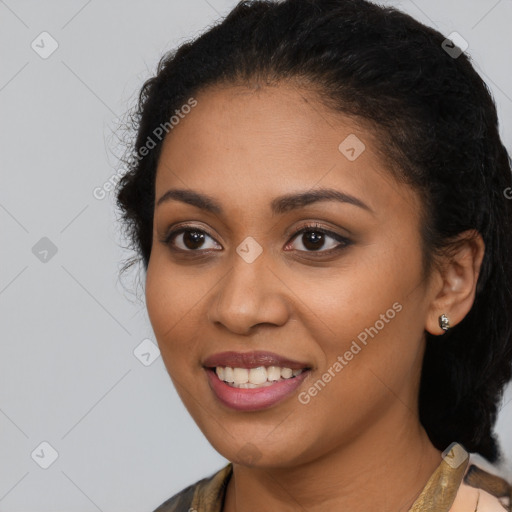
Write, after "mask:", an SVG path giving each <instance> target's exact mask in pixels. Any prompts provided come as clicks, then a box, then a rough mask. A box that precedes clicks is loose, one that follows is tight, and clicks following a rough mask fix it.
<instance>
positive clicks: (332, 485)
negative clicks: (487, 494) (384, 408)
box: [223, 407, 441, 512]
mask: <svg viewBox="0 0 512 512" xmlns="http://www.w3.org/2000/svg"><path fill="white" fill-rule="evenodd" d="M401 409H402V410H401V415H402V416H403V417H402V418H399V419H398V421H397V418H396V416H395V417H394V418H388V419H387V421H386V420H382V421H381V422H380V424H379V425H378V426H376V425H372V427H371V428H369V429H368V430H367V431H364V432H362V433H361V434H359V435H358V436H357V438H356V439H352V440H351V441H350V443H349V444H347V445H343V446H340V447H337V448H336V449H334V450H331V451H329V453H327V454H325V455H323V456H321V457H317V458H314V459H313V460H308V461H307V462H299V463H297V464H294V465H293V466H287V467H285V468H283V467H281V468H276V467H271V468H268V467H267V468H258V467H252V468H251V467H246V466H240V465H239V464H233V474H232V476H231V479H230V481H229V483H228V487H227V490H226V500H225V505H224V509H223V512H253V511H254V512H256V511H260V510H282V511H288V510H290V511H292V510H293V511H296V510H308V511H311V512H327V511H329V512H331V511H332V510H350V511H351V512H367V511H368V510H375V509H377V508H378V510H379V511H380V512H407V511H408V510H409V509H410V507H411V506H412V504H413V503H414V501H415V500H416V498H417V497H418V495H419V494H420V493H421V491H422V490H423V488H424V486H425V485H426V483H427V481H428V479H429V478H430V476H431V475H432V473H433V472H434V471H435V469H436V468H437V466H438V465H439V464H440V463H441V452H440V451H439V450H437V449H436V448H435V447H434V446H433V445H432V443H431V441H430V439H429V438H428V436H427V434H426V432H425V430H424V429H423V427H422V426H421V425H420V424H419V421H418V418H417V417H416V416H414V415H413V414H411V413H410V411H408V410H405V409H406V408H404V407H402V408H401ZM396 425H401V428H400V429H397V428H396ZM377 505H378V507H377Z"/></svg>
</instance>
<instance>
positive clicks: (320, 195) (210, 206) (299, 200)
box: [156, 188, 375, 215]
mask: <svg viewBox="0 0 512 512" xmlns="http://www.w3.org/2000/svg"><path fill="white" fill-rule="evenodd" d="M168 201H181V202H182V203H186V204H190V205H192V206H196V207H197V208H200V209H201V210H205V211H207V212H210V213H213V214H216V215H222V213H223V209H222V206H221V204H220V203H219V202H217V200H216V199H214V198H213V197H211V196H208V195H206V194H202V193H200V192H195V191H193V190H186V189H171V190H168V191H167V192H166V193H165V194H164V195H163V196H161V197H160V199H158V201H157V203H156V206H157V207H158V206H160V205H161V204H163V203H166V202H168ZM319 201H337V202H340V203H348V204H352V205H354V206H358V207H359V208H362V209H364V210H367V211H368V212H370V213H375V212H374V211H373V210H372V209H371V208H370V207H369V206H368V205H367V204H366V203H364V202H363V201H361V200H360V199H358V198H357V197H355V196H352V195H350V194H346V193H344V192H340V191H339V190H335V189H332V188H320V189H316V190H309V191H306V192H299V193H291V194H285V195H283V196H279V197H276V198H274V199H273V200H272V201H271V202H270V209H271V211H272V213H273V214H274V215H280V214H284V213H287V212H289V211H291V210H297V209H299V208H303V207H305V206H308V205H310V204H313V203H316V202H319Z"/></svg>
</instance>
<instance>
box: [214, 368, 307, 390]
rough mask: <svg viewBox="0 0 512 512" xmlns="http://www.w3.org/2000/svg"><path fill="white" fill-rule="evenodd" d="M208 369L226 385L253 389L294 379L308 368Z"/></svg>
mask: <svg viewBox="0 0 512 512" xmlns="http://www.w3.org/2000/svg"><path fill="white" fill-rule="evenodd" d="M209 370H211V371H214V372H215V373H216V374H217V377H218V378H219V380H221V381H223V382H225V383H226V384H227V385H228V386H231V387H233V388H238V389H255V388H263V387H267V386H272V385H273V384H277V383H278V382H283V381H285V380H290V379H294V378H295V377H297V376H298V375H300V374H301V373H303V372H305V371H307V370H309V368H301V369H296V370H292V369H291V368H286V367H280V366H267V367H266V366H258V367H256V368H232V367H230V366H217V367H212V368H209Z"/></svg>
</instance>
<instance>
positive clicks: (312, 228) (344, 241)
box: [162, 223, 352, 255]
mask: <svg viewBox="0 0 512 512" xmlns="http://www.w3.org/2000/svg"><path fill="white" fill-rule="evenodd" d="M187 231H196V232H199V233H204V234H205V235H207V236H209V237H210V238H212V239H213V237H212V236H211V235H210V234H208V233H207V232H206V231H204V230H203V229H199V228H197V227H195V226H192V225H185V226H181V227H179V228H178V229H175V230H173V231H171V232H169V233H168V234H167V235H166V236H165V237H164V239H163V240H162V242H163V243H164V244H165V245H167V246H168V247H169V248H170V249H171V250H172V251H175V252H182V253H183V252H188V253H198V252H201V249H197V250H193V249H178V248H176V247H173V245H172V243H171V241H172V240H173V239H174V238H175V237H176V236H177V235H179V234H181V233H185V232H187ZM307 232H315V233H321V234H322V235H327V236H328V237H330V238H333V239H334V240H336V241H338V242H339V244H338V245H337V246H336V247H332V248H331V249H328V250H318V251H302V250H299V251H298V252H305V253H308V254H314V255H316V254H320V255H326V254H332V253H333V252H337V251H341V250H343V249H345V248H347V247H348V246H349V245H351V244H352V241H351V240H349V239H348V238H346V237H344V236H341V235H339V234H337V233H334V232H332V231H329V230H327V229H325V228H323V227H322V226H321V225H320V224H317V223H312V224H306V225H304V226H301V227H299V228H297V229H296V230H295V231H294V232H293V233H292V235H291V238H290V242H288V243H287V244H286V246H288V245H289V244H290V243H291V241H293V240H294V239H295V238H297V235H299V234H301V233H307ZM210 250H215V251H216V250H217V249H206V251H210ZM203 251H205V250H204V249H203Z"/></svg>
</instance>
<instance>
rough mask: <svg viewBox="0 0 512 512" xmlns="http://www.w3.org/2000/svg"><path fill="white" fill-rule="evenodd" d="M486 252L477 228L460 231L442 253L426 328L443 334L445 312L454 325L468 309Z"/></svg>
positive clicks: (436, 271)
mask: <svg viewBox="0 0 512 512" xmlns="http://www.w3.org/2000/svg"><path fill="white" fill-rule="evenodd" d="M484 253H485V243H484V241H483V238H482V235H481V234H480V233H479V232H478V231H476V230H468V231H465V232H464V233H461V234H460V235H459V236H458V237H457V240H456V241H455V243H454V244H453V248H451V250H449V251H447V253H446V254H445V255H443V256H442V257H441V258H442V261H441V262H440V265H439V266H438V268H437V269H436V270H435V271H434V272H435V274H436V275H435V276H432V277H433V279H432V281H431V282H432V287H431V294H432V300H431V301H430V304H429V309H428V314H427V318H426V323H425V330H426V331H428V332H429V333H431V334H434V335H440V334H444V333H445V331H444V330H443V329H441V327H440V326H439V317H440V316H441V315H442V314H443V313H444V314H445V315H446V316H447V317H448V320H449V322H450V327H454V326H455V325H457V324H458V323H459V322H460V321H461V320H462V319H463V318H464V317H465V316H466V315H467V314H468V312H469V310H470V309H471V307H472V306H473V302H474V300H475V292H476V284H477V281H478V276H479V274H480V267H481V265H482V260H483V257H484Z"/></svg>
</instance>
